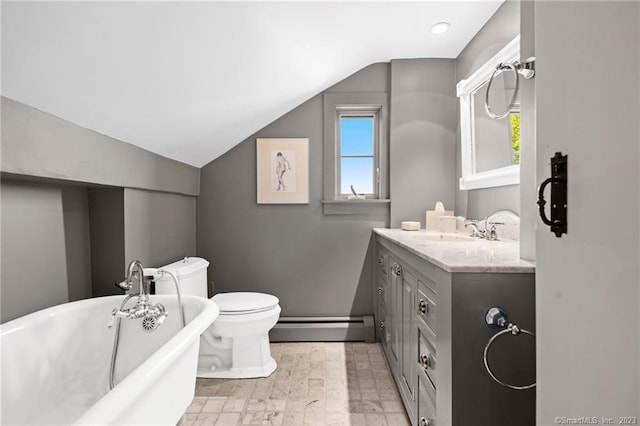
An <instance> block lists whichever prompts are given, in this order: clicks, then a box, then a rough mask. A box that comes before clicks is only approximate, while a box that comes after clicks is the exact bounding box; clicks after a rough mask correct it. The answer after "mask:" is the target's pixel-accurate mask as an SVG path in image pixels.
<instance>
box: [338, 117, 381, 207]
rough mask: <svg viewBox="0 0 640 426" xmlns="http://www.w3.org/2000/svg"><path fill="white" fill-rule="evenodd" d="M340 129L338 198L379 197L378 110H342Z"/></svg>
mask: <svg viewBox="0 0 640 426" xmlns="http://www.w3.org/2000/svg"><path fill="white" fill-rule="evenodd" d="M336 127H337V129H336V131H337V138H336V139H337V140H336V143H337V145H338V147H337V149H336V152H337V153H338V156H337V157H336V162H337V164H336V184H337V188H336V196H337V198H348V197H349V196H350V195H353V193H354V192H356V193H357V194H363V195H364V196H365V198H378V193H379V190H378V187H379V183H380V181H379V178H378V176H379V173H380V167H379V164H378V147H377V145H378V143H377V141H378V139H379V137H378V133H379V132H378V129H377V128H378V127H379V123H378V111H377V110H374V111H366V110H359V111H353V110H338V112H337V120H336Z"/></svg>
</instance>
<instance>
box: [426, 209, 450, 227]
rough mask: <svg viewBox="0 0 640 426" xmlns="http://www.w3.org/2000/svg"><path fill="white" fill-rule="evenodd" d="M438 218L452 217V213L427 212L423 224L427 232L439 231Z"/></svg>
mask: <svg viewBox="0 0 640 426" xmlns="http://www.w3.org/2000/svg"><path fill="white" fill-rule="evenodd" d="M440 216H453V212H452V211H449V210H444V211H436V210H427V218H426V222H425V229H426V230H427V231H439V230H440V221H439V219H440ZM454 232H455V231H454Z"/></svg>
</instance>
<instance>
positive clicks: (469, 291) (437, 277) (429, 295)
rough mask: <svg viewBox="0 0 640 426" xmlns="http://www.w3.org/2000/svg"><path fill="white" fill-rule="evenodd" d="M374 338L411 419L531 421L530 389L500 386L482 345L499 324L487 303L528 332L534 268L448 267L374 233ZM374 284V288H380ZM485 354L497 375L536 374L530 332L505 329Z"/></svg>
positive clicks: (524, 379) (492, 424)
mask: <svg viewBox="0 0 640 426" xmlns="http://www.w3.org/2000/svg"><path fill="white" fill-rule="evenodd" d="M375 246H376V259H378V263H379V265H378V268H377V270H376V278H375V283H376V289H377V290H378V291H377V298H376V300H375V302H374V309H375V315H377V318H376V322H377V323H380V322H382V323H384V327H383V328H382V329H381V328H378V330H379V331H380V333H379V334H378V341H380V342H381V343H382V346H383V349H384V352H385V355H386V357H387V360H388V362H389V366H390V368H391V371H392V374H393V376H394V379H395V381H396V384H397V386H398V389H399V390H400V396H401V398H402V402H403V404H404V406H405V408H406V410H407V414H408V416H409V419H410V420H411V424H412V425H414V426H436V425H437V426H447V425H454V426H466V425H474V426H507V425H509V426H512V425H516V424H517V425H519V426H533V425H535V389H530V390H526V391H516V390H512V389H508V388H506V387H503V386H500V385H499V384H497V383H496V382H494V381H493V380H492V379H491V377H490V376H489V375H488V374H487V372H486V371H485V369H484V364H483V349H484V346H485V345H486V343H487V342H488V340H489V339H490V338H491V337H492V336H493V335H494V334H495V333H496V332H497V331H498V330H496V329H491V328H489V327H488V326H487V325H486V323H485V321H484V317H485V314H486V311H487V309H489V308H491V307H493V306H500V307H502V308H504V309H506V310H507V312H508V313H509V315H510V316H509V321H512V322H514V323H516V324H518V326H520V327H521V328H524V329H527V330H530V331H532V332H535V331H534V330H535V306H534V301H535V291H534V285H535V284H534V283H535V278H534V277H535V275H534V274H533V273H481V272H479V273H473V272H470V273H469V272H464V273H462V272H453V273H452V272H448V271H445V270H444V269H442V268H441V267H439V266H436V265H435V264H433V263H431V262H429V261H427V260H425V259H424V258H422V257H420V256H418V255H416V254H415V253H413V252H412V251H409V250H407V249H405V248H404V247H402V246H400V245H398V244H396V243H395V242H394V241H391V240H389V239H387V238H385V237H383V236H381V235H376V244H375ZM380 289H381V290H380ZM500 340H501V341H500V342H499V343H496V345H495V349H493V351H494V352H493V353H492V354H491V358H490V361H491V363H492V365H493V366H495V370H496V371H497V372H498V374H500V375H501V377H504V378H508V379H509V380H512V381H515V382H516V384H527V383H528V382H530V381H532V380H535V339H532V338H530V337H528V336H524V335H520V336H517V337H513V336H510V335H509V336H508V337H504V338H501V339H500Z"/></svg>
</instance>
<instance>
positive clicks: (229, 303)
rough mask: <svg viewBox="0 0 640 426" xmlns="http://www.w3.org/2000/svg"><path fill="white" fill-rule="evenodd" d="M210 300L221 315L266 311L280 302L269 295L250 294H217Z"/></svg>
mask: <svg viewBox="0 0 640 426" xmlns="http://www.w3.org/2000/svg"><path fill="white" fill-rule="evenodd" d="M211 300H213V301H214V302H216V305H218V308H220V313H221V314H223V313H227V314H238V313H244V312H261V311H267V310H269V309H271V308H273V307H275V306H276V305H277V304H278V302H280V300H279V299H278V298H277V297H275V296H272V295H270V294H264V293H252V292H236V293H218V294H216V295H215V296H213V297H212V298H211Z"/></svg>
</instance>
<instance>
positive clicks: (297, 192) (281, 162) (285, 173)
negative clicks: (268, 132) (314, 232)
mask: <svg viewBox="0 0 640 426" xmlns="http://www.w3.org/2000/svg"><path fill="white" fill-rule="evenodd" d="M256 151H257V161H256V163H257V165H256V169H257V188H258V191H257V192H258V204H309V139H308V138H258V139H256Z"/></svg>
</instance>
